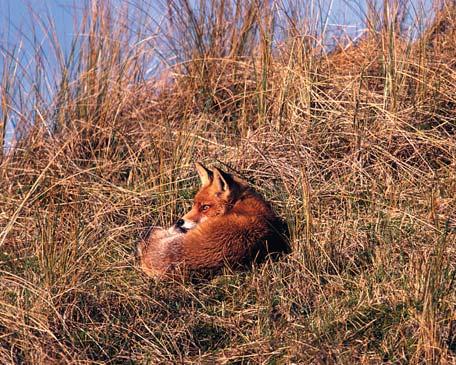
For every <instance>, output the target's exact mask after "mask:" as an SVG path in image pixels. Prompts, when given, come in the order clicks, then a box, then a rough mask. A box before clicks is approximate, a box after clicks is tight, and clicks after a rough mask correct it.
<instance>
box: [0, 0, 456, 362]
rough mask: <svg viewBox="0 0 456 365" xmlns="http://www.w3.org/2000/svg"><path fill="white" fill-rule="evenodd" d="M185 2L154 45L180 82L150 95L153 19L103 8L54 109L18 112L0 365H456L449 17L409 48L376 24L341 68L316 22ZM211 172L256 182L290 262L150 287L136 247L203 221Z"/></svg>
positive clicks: (2, 185) (8, 183)
mask: <svg viewBox="0 0 456 365" xmlns="http://www.w3.org/2000/svg"><path fill="white" fill-rule="evenodd" d="M185 4H186V3H185V1H175V2H169V3H168V4H167V6H168V10H169V12H170V14H171V15H172V16H171V19H173V20H174V21H170V24H168V25H169V27H168V28H166V27H165V26H163V29H166V31H167V32H168V33H166V36H165V37H164V38H160V42H162V43H160V44H161V45H162V46H164V47H165V46H166V47H168V50H174V51H175V56H176V57H179V58H178V59H181V60H186V62H184V63H181V64H179V65H178V66H176V67H174V68H173V69H172V70H171V71H172V72H171V71H170V72H169V73H168V74H163V76H162V77H161V78H157V79H155V80H149V81H147V82H142V81H141V79H142V75H144V72H145V68H146V66H147V65H145V64H144V58H146V56H145V55H147V52H151V45H150V44H147V43H146V42H143V43H141V44H136V46H135V47H132V46H131V44H132V39H134V38H135V37H137V39H144V37H146V36H147V35H148V33H147V29H143V28H141V27H142V25H143V24H146V23H147V21H146V20H147V16H146V18H144V19H145V20H144V19H143V20H144V23H142V22H139V21H138V22H137V26H136V28H137V29H135V31H136V32H137V33H135V32H134V31H133V30H132V29H131V27H130V26H129V25H131V24H132V20H131V19H135V21H137V19H138V18H137V17H140V16H144V12H139V13H138V14H130V15H129V17H121V16H119V17H111V16H109V7H108V6H104V5H103V3H102V2H100V5H99V6H97V7H95V6H94V7H92V8H90V9H87V12H86V13H85V19H87V20H88V21H87V23H86V24H83V27H85V28H83V29H82V30H81V32H82V31H83V32H84V33H85V34H87V35H88V36H87V37H84V38H83V40H82V41H81V43H80V44H79V45H78V46H77V47H76V46H75V57H74V58H73V59H72V60H71V62H72V63H71V62H70V63H69V64H67V66H65V67H63V69H64V70H66V71H67V72H63V77H62V80H61V82H60V83H59V86H58V90H59V93H58V94H57V97H56V98H55V99H54V100H53V102H52V104H49V103H48V104H46V103H45V102H40V101H39V98H37V97H36V95H35V96H33V95H32V96H31V97H32V98H33V97H35V99H33V100H35V101H34V102H33V105H32V106H30V105H29V104H27V103H26V102H24V104H20V105H19V110H20V112H21V113H22V115H23V118H24V119H25V120H26V121H29V120H34V121H35V124H34V126H33V127H32V128H29V133H27V134H25V135H24V136H23V137H22V139H21V140H20V141H19V142H18V145H17V149H16V150H15V151H14V153H11V154H9V155H8V156H5V157H4V158H3V160H2V164H1V165H0V190H1V191H2V192H3V193H2V195H1V196H0V245H1V248H0V362H1V363H22V362H25V363H30V364H32V363H33V364H37V363H50V362H59V363H61V362H65V363H104V362H108V361H110V362H114V363H125V362H128V361H131V362H138V363H142V362H149V363H151V364H155V363H171V362H188V363H192V362H195V363H211V362H213V361H216V362H222V363H223V362H225V363H232V364H240V363H245V364H249V363H268V364H273V363H288V362H295V363H316V364H319V363H322V364H323V363H328V364H333V363H340V364H353V363H366V364H371V363H382V362H390V363H404V364H405V363H439V362H441V363H454V362H456V355H455V349H456V324H455V323H456V322H455V321H456V317H455V314H454V313H455V312H454V311H455V305H456V294H455V291H454V289H453V286H454V277H455V273H456V271H455V270H456V268H455V266H456V251H455V244H454V243H455V238H456V233H455V229H456V228H455V223H454V220H455V217H454V212H455V210H456V197H455V196H456V195H455V192H456V173H455V167H456V136H455V132H456V121H455V120H456V112H455V109H454V108H455V105H456V99H455V93H454V90H455V86H456V65H455V62H454V59H455V55H456V37H455V29H456V16H455V12H454V9H452V8H449V7H444V8H443V11H442V12H441V13H439V14H438V16H437V19H436V21H435V22H434V25H433V26H431V27H430V28H429V29H428V31H426V32H425V33H424V34H423V35H422V37H421V38H420V39H418V40H416V41H413V42H411V41H406V40H404V39H403V38H401V34H400V32H399V30H398V29H399V27H398V25H397V23H395V22H394V21H389V20H388V19H390V20H391V19H392V17H391V14H394V9H393V10H391V9H390V12H389V13H388V12H385V13H384V14H380V15H377V16H374V15H372V14H371V18H370V20H371V22H370V24H371V26H372V27H371V29H370V31H369V32H368V33H367V34H366V36H365V37H364V38H363V39H362V40H361V41H360V42H359V43H358V44H356V45H352V46H350V47H347V48H345V49H343V50H342V49H341V50H338V51H335V52H332V53H330V54H325V53H324V52H323V50H322V49H321V48H320V47H319V46H318V37H319V35H318V34H315V33H313V30H314V28H315V27H314V24H312V23H311V22H310V20H309V19H311V14H301V16H300V17H298V16H296V17H289V18H288V19H285V20H284V17H283V13H280V12H279V11H276V12H274V11H272V10H268V8H267V7H264V8H262V9H260V8H258V7H257V6H256V5H252V6H251V7H249V6H248V5H245V4H247V2H240V3H239V4H244V5H243V6H238V7H237V8H236V5H235V3H234V2H229V4H234V5H233V7H232V8H230V6H229V5H225V6H226V8H225V9H224V8H223V7H222V5H221V4H218V2H217V4H216V5H217V6H215V5H214V4H210V3H209V2H207V4H208V9H209V14H207V17H206V18H202V17H199V16H198V15H195V14H192V13H190V11H189V10H188V9H187V10H185V9H186V7H185ZM137 10H138V9H137ZM211 11H212V13H213V16H212V17H211V16H210V15H211V14H210V13H211ZM223 11H226V12H227V13H229V12H231V15H229V14H228V15H227V14H225V15H224V14H223ZM193 16H194V17H193ZM192 17H193V18H192ZM274 17H275V19H276V21H279V20H280V21H282V23H280V24H281V25H282V26H283V27H284V28H285V29H287V32H282V30H281V28H280V29H278V27H277V28H273V27H272V24H273V21H272V19H273V18H274ZM233 18H234V19H239V22H238V23H237V24H234V25H233V23H231V22H230V20H231V19H233ZM96 19H98V20H101V19H103V21H99V22H95V21H94V20H96ZM113 19H115V21H113ZM176 19H177V20H178V21H176ZM90 20H92V21H90ZM138 24H139V25H138ZM163 29H161V30H160V32H162V31H163ZM159 34H162V33H159ZM202 35H206V36H202ZM207 35H211V36H210V37H209V36H207ZM273 35H274V37H276V43H275V44H276V46H275V47H271V37H272V36H273ZM108 36H109V37H108ZM127 51H128V52H127ZM57 52H58V50H57ZM42 70H43V71H45V68H42ZM14 72H17V71H14V68H11V69H10V73H9V74H5V75H3V85H6V86H8V87H3V89H2V102H3V103H4V104H2V112H3V118H6V117H8V115H9V116H11V115H13V114H14V111H13V110H12V109H11V108H10V109H9V108H8V105H9V103H11V102H12V99H11V98H10V95H11V93H12V91H11V90H13V89H14V88H15V87H19V84H17V78H18V77H15V76H17V74H14ZM17 108H18V107H17V106H16V110H17ZM37 111H38V113H37ZM8 113H9V114H8ZM2 120H3V119H2ZM43 121H47V124H46V123H43ZM50 122H54V125H55V128H54V129H53V131H52V133H51V134H50V133H49V131H48V130H47V128H46V125H49V123H50ZM23 123H26V122H23ZM196 160H202V161H205V162H207V163H208V164H209V165H210V164H212V163H215V164H217V165H220V166H222V167H226V168H232V169H233V171H235V172H239V173H240V174H242V175H243V177H245V178H248V179H250V181H251V182H252V184H254V186H255V187H256V188H257V189H258V190H259V191H260V192H261V193H263V194H264V195H265V196H266V197H268V198H269V199H270V200H271V201H272V202H273V203H274V206H275V207H276V209H277V211H278V212H279V213H280V214H281V215H282V216H283V217H285V218H286V219H287V221H288V223H289V225H290V229H291V244H292V247H293V252H292V254H290V255H289V256H288V257H286V258H284V259H283V260H281V261H279V262H276V263H266V264H264V265H261V266H258V267H253V268H252V270H250V271H246V272H228V271H226V272H224V273H223V275H220V276H217V277H214V278H212V279H209V280H208V279H202V278H198V277H195V278H193V279H191V280H185V281H182V282H174V283H155V282H153V281H151V280H149V279H147V278H145V277H144V276H143V275H142V274H141V273H140V272H139V271H138V268H137V265H136V262H135V258H134V252H133V249H134V247H135V245H136V243H137V241H138V239H139V237H140V236H141V234H142V233H143V232H144V230H145V228H146V227H147V226H148V225H150V224H151V223H153V224H163V225H166V224H170V223H171V222H173V221H174V220H175V219H176V217H178V216H179V215H180V214H181V213H182V212H183V211H185V210H186V209H188V207H189V205H190V202H191V197H192V195H193V194H194V192H195V190H196V189H197V180H196V178H195V172H194V170H193V167H192V162H193V161H196Z"/></svg>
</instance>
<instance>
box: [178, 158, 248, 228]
mask: <svg viewBox="0 0 456 365" xmlns="http://www.w3.org/2000/svg"><path fill="white" fill-rule="evenodd" d="M196 170H197V172H198V175H199V177H200V179H201V185H202V186H201V188H200V190H199V191H198V192H197V193H196V195H195V198H194V200H193V206H192V209H191V210H190V211H189V212H188V213H187V214H185V215H184V216H183V217H182V218H181V219H179V220H178V221H177V222H176V224H175V228H176V229H177V230H179V231H181V232H186V231H188V230H190V229H193V228H195V227H196V226H197V225H198V224H199V223H202V222H204V221H205V220H207V219H208V218H210V217H215V216H221V215H224V214H226V213H228V212H229V211H230V210H231V208H232V207H233V205H234V204H235V203H236V201H237V200H238V199H239V198H240V197H241V195H242V193H243V192H244V191H245V190H246V189H247V188H248V185H247V183H246V182H245V181H243V180H241V179H239V178H238V177H236V176H233V175H230V174H227V173H226V172H223V171H221V170H220V169H218V168H216V167H214V168H212V170H208V169H207V168H206V167H204V166H203V165H201V164H200V163H196Z"/></svg>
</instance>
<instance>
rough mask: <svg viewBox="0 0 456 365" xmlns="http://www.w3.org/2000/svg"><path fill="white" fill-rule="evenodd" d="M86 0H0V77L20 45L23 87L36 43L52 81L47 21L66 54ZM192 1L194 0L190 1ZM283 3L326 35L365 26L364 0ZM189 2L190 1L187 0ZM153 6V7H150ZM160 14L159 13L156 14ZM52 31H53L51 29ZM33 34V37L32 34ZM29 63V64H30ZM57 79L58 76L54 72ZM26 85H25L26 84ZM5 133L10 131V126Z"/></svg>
mask: <svg viewBox="0 0 456 365" xmlns="http://www.w3.org/2000/svg"><path fill="white" fill-rule="evenodd" d="M89 1H90V0H0V78H1V74H2V69H3V67H4V65H3V63H2V62H3V57H2V56H3V55H2V52H5V51H6V52H10V51H11V50H13V49H14V48H16V51H17V48H20V50H21V51H20V52H18V54H19V55H20V57H19V58H20V61H21V65H25V67H24V71H23V73H22V74H21V75H22V79H23V80H21V82H22V83H23V85H25V86H27V85H28V86H30V84H27V73H30V74H33V72H34V71H33V67H29V70H27V66H28V65H29V63H28V60H29V59H32V58H33V57H34V55H33V52H32V51H33V50H34V49H35V48H36V45H37V44H38V45H39V46H40V47H42V52H41V54H43V55H44V57H45V58H46V59H45V60H44V62H45V63H46V66H47V67H46V70H48V71H47V72H48V74H47V75H45V78H47V82H48V83H49V82H51V83H52V80H55V79H56V78H54V74H55V73H56V72H57V65H58V63H57V61H56V60H55V52H54V51H53V50H52V49H51V44H53V43H55V42H52V41H50V40H49V39H48V37H49V35H47V34H46V33H47V32H48V31H49V29H48V28H49V27H48V25H49V24H53V27H52V28H53V29H55V34H56V35H57V37H58V43H59V44H60V45H61V47H62V50H63V53H64V55H66V54H67V52H68V50H69V47H70V45H71V41H72V38H73V36H74V34H73V32H74V24H75V21H76V23H78V20H79V18H78V16H79V14H80V8H82V6H84V4H85V3H87V2H89ZM111 1H113V2H115V3H117V4H119V3H121V4H125V2H127V1H128V4H133V6H134V5H135V4H136V3H139V4H141V3H145V4H146V8H148V9H151V10H150V11H152V12H158V10H157V4H159V3H160V2H161V3H163V2H164V1H159V0H111ZM193 1H195V0H193ZM282 1H284V2H285V3H286V2H287V1H291V2H292V3H293V4H299V3H300V2H302V4H303V7H304V6H306V5H309V4H313V5H312V6H318V5H320V6H322V8H323V10H322V12H323V13H324V14H323V15H326V14H327V15H328V19H327V21H326V31H328V34H330V35H331V34H340V33H346V34H349V35H350V36H351V37H352V38H356V37H357V36H358V35H360V34H361V33H362V31H363V29H365V25H364V24H363V19H364V16H365V12H366V4H367V0H364V1H363V0H321V1H312V0H282ZM374 1H375V2H376V3H381V2H382V0H374ZM190 2H192V0H190ZM423 2H424V3H425V4H426V7H427V9H430V4H431V2H432V0H410V2H409V4H411V8H412V9H415V10H414V11H415V12H416V13H417V14H418V13H422V14H427V15H429V10H427V9H425V10H422V9H420V8H421V5H420V4H422V3H423ZM154 9H155V10H154ZM156 15H160V14H158V13H157V14H156ZM53 33H54V32H53ZM34 34H35V35H36V37H35V38H34V37H33V35H34ZM31 64H32V63H31ZM57 78H58V75H57ZM26 88H27V87H26ZM8 133H10V134H11V133H12V129H11V126H10V128H9V130H8Z"/></svg>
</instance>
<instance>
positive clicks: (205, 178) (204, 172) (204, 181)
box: [195, 162, 212, 185]
mask: <svg viewBox="0 0 456 365" xmlns="http://www.w3.org/2000/svg"><path fill="white" fill-rule="evenodd" d="M195 167H196V171H197V172H198V175H199V177H200V179H201V185H208V184H210V183H211V180H212V172H211V171H210V170H208V169H207V168H205V167H204V166H203V165H201V164H200V163H199V162H196V163H195Z"/></svg>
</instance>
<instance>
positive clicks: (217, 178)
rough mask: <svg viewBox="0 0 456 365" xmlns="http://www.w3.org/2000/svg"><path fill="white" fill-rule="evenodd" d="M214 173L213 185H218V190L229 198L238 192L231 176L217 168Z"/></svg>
mask: <svg viewBox="0 0 456 365" xmlns="http://www.w3.org/2000/svg"><path fill="white" fill-rule="evenodd" d="M212 172H213V173H214V180H213V183H214V184H216V187H217V190H218V191H219V192H221V193H222V194H223V195H225V196H227V197H228V196H230V195H231V194H232V193H233V192H234V191H235V190H236V182H235V181H234V180H233V179H232V178H231V176H230V175H228V174H227V173H225V172H223V171H222V170H220V169H218V168H216V167H214V168H213V169H212Z"/></svg>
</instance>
